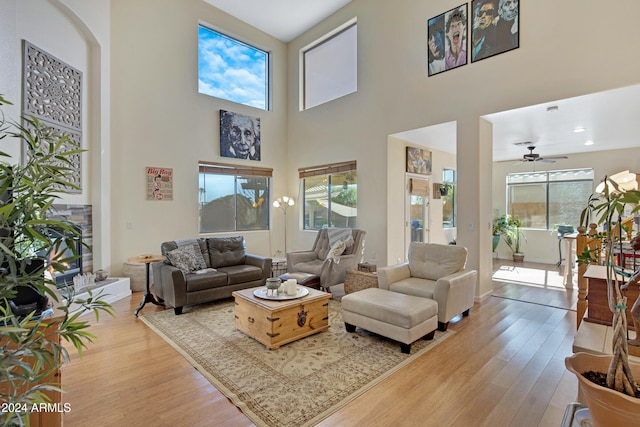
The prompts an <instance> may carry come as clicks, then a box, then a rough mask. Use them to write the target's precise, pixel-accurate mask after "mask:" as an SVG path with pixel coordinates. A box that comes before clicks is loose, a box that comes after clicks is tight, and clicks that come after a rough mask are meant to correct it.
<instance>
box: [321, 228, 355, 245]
mask: <svg viewBox="0 0 640 427" xmlns="http://www.w3.org/2000/svg"><path fill="white" fill-rule="evenodd" d="M327 237H329V247H333V245H334V244H335V243H337V242H339V241H343V242H344V243H345V245H346V246H347V247H349V246H351V245H353V231H352V230H351V229H350V228H332V227H331V228H327Z"/></svg>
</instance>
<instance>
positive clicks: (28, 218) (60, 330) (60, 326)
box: [0, 95, 113, 425]
mask: <svg viewBox="0 0 640 427" xmlns="http://www.w3.org/2000/svg"><path fill="white" fill-rule="evenodd" d="M3 104H9V102H8V101H6V100H5V99H4V98H3V96H2V95H0V105H3ZM23 120H24V123H25V124H24V125H20V124H18V123H13V122H7V121H6V120H5V118H4V115H2V114H1V113H0V141H3V140H4V141H9V140H15V139H17V141H18V142H19V143H21V144H22V146H23V147H22V148H23V153H25V154H24V155H25V158H24V159H23V162H22V163H16V162H15V161H10V160H11V158H10V156H9V155H7V154H6V153H5V152H4V151H0V196H1V198H0V401H2V402H7V403H8V404H11V406H9V407H8V411H3V412H2V413H0V425H25V424H26V425H28V424H29V418H28V415H29V412H28V409H29V408H31V407H32V405H34V404H35V405H38V404H40V403H46V402H47V401H48V400H49V397H48V396H47V395H46V394H45V392H46V391H59V390H60V389H59V385H58V384H47V383H42V382H43V380H44V379H45V378H46V377H48V376H49V375H51V374H52V373H54V372H56V371H57V370H58V369H59V368H60V367H61V365H62V364H63V363H65V362H68V360H69V354H68V352H67V350H66V349H65V348H64V347H63V346H62V345H61V344H60V339H59V338H63V339H65V340H67V341H69V342H71V343H72V344H73V345H74V346H75V348H76V349H77V351H78V352H79V353H80V355H82V350H83V348H85V347H86V344H87V343H88V342H91V341H92V339H93V338H95V337H94V336H93V335H92V334H91V333H89V332H88V331H87V328H88V327H89V324H88V322H86V321H80V320H79V317H80V316H81V315H82V314H84V313H85V312H86V311H88V310H90V311H93V312H94V313H95V315H96V318H97V317H98V314H99V312H100V311H105V312H107V313H109V314H111V315H113V309H112V307H111V306H110V305H109V304H108V303H106V302H105V301H103V299H102V296H97V297H94V296H93V295H92V294H91V292H89V298H87V299H86V300H81V299H77V298H74V295H73V292H72V290H68V291H67V292H66V298H61V297H59V293H58V292H57V291H56V290H55V289H56V288H55V282H54V281H53V280H52V279H51V276H50V275H49V276H48V275H47V274H46V269H48V268H49V269H53V270H55V271H60V272H62V271H64V270H66V268H67V267H66V262H68V261H70V260H72V259H75V258H77V257H79V256H80V254H75V253H74V254H73V255H72V256H71V257H66V258H65V255H62V253H63V251H61V250H60V249H61V248H62V247H64V246H67V247H68V248H75V244H73V243H74V242H76V241H80V239H81V236H80V232H79V231H78V230H76V228H75V227H73V225H72V224H71V223H69V222H67V221H61V220H52V219H49V218H48V217H47V215H48V213H49V211H50V209H51V207H52V205H53V203H54V201H55V200H56V199H58V198H59V197H60V195H61V194H64V193H65V192H67V191H68V190H70V189H73V188H75V187H74V184H73V183H72V182H71V180H70V176H71V172H72V170H73V169H72V163H71V162H70V160H69V158H70V157H71V156H73V155H75V154H77V153H79V152H80V151H79V150H78V149H77V147H73V144H72V143H71V141H70V140H69V139H68V137H67V136H64V135H60V134H58V133H57V132H55V131H53V130H51V128H48V127H47V126H45V125H44V124H43V123H41V122H40V121H38V120H37V119H36V118H33V117H25V118H23ZM61 236H64V237H61ZM63 245H64V246H63ZM72 250H73V249H72ZM24 291H29V292H30V293H35V294H36V295H38V294H39V295H40V296H43V295H47V296H48V297H49V298H50V299H52V300H53V301H55V302H56V304H55V305H56V308H57V310H59V313H61V316H56V320H55V321H54V320H53V319H52V318H47V317H45V316H44V315H42V313H41V312H40V311H36V310H35V309H34V310H33V311H31V312H29V313H28V314H26V315H17V314H16V312H15V311H14V310H13V309H12V307H15V304H13V305H12V303H14V302H15V301H17V297H18V296H19V295H20V294H21V293H23V294H24ZM72 303H73V304H74V307H77V306H79V307H80V308H79V309H77V310H75V311H74V312H71V310H70V307H71V305H72ZM58 322H59V323H58ZM54 403H55V402H54ZM25 409H26V411H25Z"/></svg>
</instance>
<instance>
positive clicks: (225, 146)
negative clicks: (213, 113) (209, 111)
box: [220, 110, 260, 160]
mask: <svg viewBox="0 0 640 427" xmlns="http://www.w3.org/2000/svg"><path fill="white" fill-rule="evenodd" d="M220 156H222V157H232V158H234V159H246V160H260V119H259V118H258V117H251V116H247V115H244V114H239V113H233V112H231V111H225V110H220Z"/></svg>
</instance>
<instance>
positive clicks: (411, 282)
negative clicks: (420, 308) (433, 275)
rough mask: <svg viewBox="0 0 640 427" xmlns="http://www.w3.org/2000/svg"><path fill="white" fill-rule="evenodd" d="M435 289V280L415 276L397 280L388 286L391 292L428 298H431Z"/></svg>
mask: <svg viewBox="0 0 640 427" xmlns="http://www.w3.org/2000/svg"><path fill="white" fill-rule="evenodd" d="M435 289H436V282H435V281H434V280H429V279H420V278H417V277H409V278H407V279H402V280H398V281H397V282H393V283H392V284H391V286H389V290H390V291H393V292H399V293H401V294H406V295H413V296H415V297H422V298H429V299H433V294H434V291H435Z"/></svg>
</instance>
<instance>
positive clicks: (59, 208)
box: [49, 205, 93, 286]
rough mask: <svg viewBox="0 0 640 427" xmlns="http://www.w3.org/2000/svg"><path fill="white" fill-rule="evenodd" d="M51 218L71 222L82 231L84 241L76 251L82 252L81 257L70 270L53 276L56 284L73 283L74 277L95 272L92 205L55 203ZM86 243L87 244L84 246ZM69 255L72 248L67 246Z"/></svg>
mask: <svg viewBox="0 0 640 427" xmlns="http://www.w3.org/2000/svg"><path fill="white" fill-rule="evenodd" d="M49 219H55V220H65V221H69V222H71V223H72V224H73V225H74V226H75V227H76V228H77V229H78V230H79V231H80V233H81V235H82V243H83V244H80V243H78V247H77V248H76V253H77V254H80V255H81V257H80V259H78V260H77V262H75V263H74V264H73V265H71V266H70V268H69V270H67V271H66V272H64V273H62V274H54V275H53V278H54V280H55V281H56V285H58V286H61V285H63V284H64V283H65V282H66V283H67V284H73V277H74V276H76V275H78V274H82V273H90V272H93V253H92V251H91V247H92V244H93V224H92V213H91V205H53V211H52V212H51V214H50V215H49ZM84 245H86V246H84ZM65 250H66V251H68V253H69V255H71V253H72V252H71V250H70V249H68V248H66V249H65Z"/></svg>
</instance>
